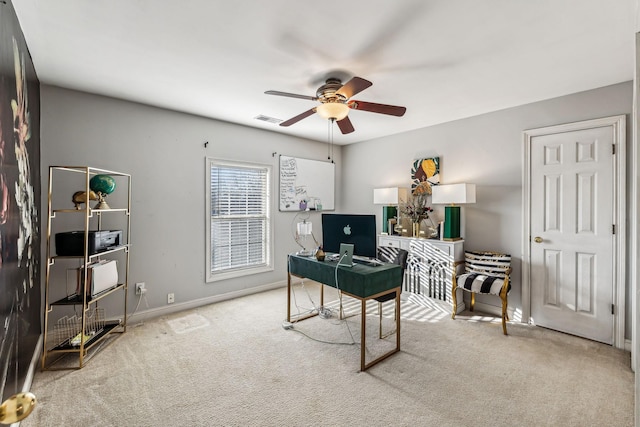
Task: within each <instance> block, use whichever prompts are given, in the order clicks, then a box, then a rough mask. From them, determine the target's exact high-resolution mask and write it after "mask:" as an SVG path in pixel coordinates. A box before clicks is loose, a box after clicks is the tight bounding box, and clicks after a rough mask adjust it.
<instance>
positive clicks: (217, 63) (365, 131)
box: [13, 0, 637, 144]
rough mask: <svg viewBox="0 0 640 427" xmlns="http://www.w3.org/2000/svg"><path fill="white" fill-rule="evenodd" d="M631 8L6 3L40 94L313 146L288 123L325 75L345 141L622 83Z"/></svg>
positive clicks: (576, 4)
mask: <svg viewBox="0 0 640 427" xmlns="http://www.w3.org/2000/svg"><path fill="white" fill-rule="evenodd" d="M636 3H637V1H636V0H535V1H532V0H482V1H478V0H396V1H388V0H340V1H337V0H324V1H302V0H297V1H294V0H271V1H264V0H238V1H228V0H226V1H220V0H183V1H175V0H172V1H169V0H108V1H107V0H90V1H87V0H64V1H51V0H13V4H14V7H15V9H16V12H17V15H18V19H19V21H20V24H21V26H22V29H23V31H24V33H25V37H26V40H27V44H28V46H29V50H30V52H31V55H32V57H33V62H34V64H35V67H36V71H37V73H38V76H39V78H40V80H41V82H42V83H46V84H50V85H56V86H61V87H66V88H71V89H77V90H81V91H86V92H91V93H96V94H101V95H106V96H112V97H116V98H122V99H127V100H131V101H136V102H141V103H144V104H149V105H154V106H158V107H163V108H168V109H173V110H178V111H184V112H187V113H192V114H197V115H201V116H205V117H211V118H214V119H219V120H224V121H228V122H233V123H238V124H242V125H247V126H253V127H257V128H262V129H268V130H272V131H277V132H283V133H286V134H290V135H296V136H300V137H304V138H309V139H315V140H319V141H327V138H328V126H327V122H326V121H325V120H323V119H321V118H320V117H318V116H317V115H313V116H311V117H308V118H306V119H304V120H302V121H300V122H298V123H297V124H294V125H293V126H291V127H288V128H284V127H280V126H278V125H276V124H270V123H265V122H261V121H258V120H256V119H254V117H256V116H258V115H266V116H269V117H274V118H278V119H282V120H286V119H289V118H291V117H293V116H295V115H297V114H299V113H302V112H303V111H306V110H308V109H310V108H312V107H313V106H315V105H316V103H315V102H314V101H308V100H301V99H295V98H286V97H279V96H273V95H265V94H264V91H265V90H270V89H271V90H278V91H283V92H293V93H298V94H302V95H310V96H315V92H316V89H317V88H318V87H319V86H320V85H321V84H322V83H324V79H325V78H326V77H329V76H331V75H337V76H338V77H343V82H346V80H348V79H349V78H350V77H352V76H360V77H363V78H365V79H367V80H370V81H372V82H373V86H372V87H370V88H368V89H366V90H365V91H363V92H361V93H360V94H357V95H356V96H354V99H359V100H362V101H369V102H377V103H383V104H393V105H402V106H405V107H407V113H406V114H405V116H404V117H400V118H398V117H392V116H385V115H381V114H375V113H370V112H363V111H353V110H352V111H351V112H350V114H349V117H350V119H351V121H352V123H353V125H354V127H355V132H353V133H352V134H349V135H342V134H340V132H339V131H338V130H337V128H336V130H335V133H334V135H335V143H336V144H349V143H354V142H357V141H363V140H369V139H373V138H378V137H383V136H386V135H391V134H397V133H401V132H405V131H409V130H412V129H417V128H422V127H425V126H430V125H434V124H437V123H443V122H447V121H451V120H455V119H460V118H464V117H469V116H474V115H478V114H482V113H486V112H490V111H495V110H499V109H503V108H508V107H512V106H516V105H522V104H526V103H530V102H534V101H538V100H542V99H548V98H553V97H556V96H561V95H566V94H570V93H575V92H579V91H583V90H588V89H593V88H597V87H602V86H607V85H610V84H615V83H619V82H623V81H629V80H632V79H633V69H634V51H635V48H634V45H635V30H636V29H635V25H636V15H637V4H636Z"/></svg>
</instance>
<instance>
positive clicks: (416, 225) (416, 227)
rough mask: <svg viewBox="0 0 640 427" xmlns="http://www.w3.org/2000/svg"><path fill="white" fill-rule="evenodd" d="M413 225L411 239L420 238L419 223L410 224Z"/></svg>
mask: <svg viewBox="0 0 640 427" xmlns="http://www.w3.org/2000/svg"><path fill="white" fill-rule="evenodd" d="M411 224H412V225H413V237H420V222H412V223H411Z"/></svg>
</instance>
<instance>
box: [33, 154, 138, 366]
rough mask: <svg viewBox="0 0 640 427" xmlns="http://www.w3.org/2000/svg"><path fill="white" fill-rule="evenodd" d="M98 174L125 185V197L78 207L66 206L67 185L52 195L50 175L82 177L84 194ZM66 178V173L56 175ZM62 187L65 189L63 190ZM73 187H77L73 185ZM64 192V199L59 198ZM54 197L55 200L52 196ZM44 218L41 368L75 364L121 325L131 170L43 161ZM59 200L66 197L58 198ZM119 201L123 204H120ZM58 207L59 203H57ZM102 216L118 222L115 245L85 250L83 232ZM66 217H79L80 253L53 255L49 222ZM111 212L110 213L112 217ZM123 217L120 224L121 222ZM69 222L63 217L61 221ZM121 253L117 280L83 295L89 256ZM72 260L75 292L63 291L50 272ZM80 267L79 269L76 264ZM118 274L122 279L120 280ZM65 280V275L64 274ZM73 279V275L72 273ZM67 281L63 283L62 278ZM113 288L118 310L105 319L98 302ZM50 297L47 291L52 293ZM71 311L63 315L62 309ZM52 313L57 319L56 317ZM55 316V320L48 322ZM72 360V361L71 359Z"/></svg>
mask: <svg viewBox="0 0 640 427" xmlns="http://www.w3.org/2000/svg"><path fill="white" fill-rule="evenodd" d="M74 173H75V174H81V175H76V176H66V175H67V174H74ZM98 174H104V175H110V176H111V177H113V178H114V179H115V180H116V191H118V192H122V191H123V188H122V187H125V188H126V192H127V193H126V197H125V196H124V195H122V194H120V195H119V197H118V198H117V200H118V201H117V203H118V204H117V205H116V206H117V207H115V208H108V209H95V207H93V208H92V207H91V206H90V205H91V203H92V201H90V200H87V202H86V203H84V207H83V208H82V209H74V208H67V207H66V206H67V205H69V204H73V203H72V202H70V200H71V195H72V194H73V193H72V192H69V191H71V190H70V189H69V188H67V189H64V188H63V189H57V191H59V192H61V193H63V194H56V196H55V197H54V187H56V183H54V180H59V181H62V183H63V187H64V184H66V185H67V187H69V186H70V185H73V184H70V182H73V180H75V181H77V182H82V181H83V182H84V190H85V194H90V188H89V181H90V180H91V178H92V177H93V176H95V175H98ZM61 178H71V179H61ZM64 190H66V192H65V191H64ZM76 190H77V188H76ZM65 197H66V199H65ZM54 199H55V200H54ZM48 200H49V202H48V216H47V218H48V220H47V265H46V277H45V312H44V345H43V352H42V358H41V367H42V369H43V370H54V369H80V368H82V367H83V366H85V364H86V363H87V361H88V360H89V358H90V357H91V356H92V355H93V353H94V352H93V351H92V352H90V351H91V350H95V352H97V351H99V349H100V348H102V345H103V344H107V343H110V342H111V341H112V340H111V338H115V337H116V335H115V334H121V333H124V332H126V330H127V293H128V283H129V249H130V244H131V242H130V235H131V234H130V232H131V175H130V174H127V173H122V172H115V171H111V170H106V169H98V168H94V167H89V166H50V167H49V196H48ZM60 200H66V202H64V204H62V205H61V204H60ZM122 206H124V207H122ZM58 207H60V208H58ZM107 216H108V217H109V218H108V219H109V220H111V221H116V222H118V223H120V222H121V223H122V224H123V225H124V227H123V228H122V231H123V235H122V241H121V242H120V245H118V246H117V247H114V248H111V249H109V250H106V251H102V252H98V253H95V254H90V253H89V232H90V231H98V230H102V229H103V228H102V227H103V220H106V219H107ZM63 217H64V220H65V221H70V222H71V223H73V224H76V225H77V223H78V222H80V221H82V222H83V228H82V230H84V253H83V255H79V256H58V255H54V250H53V249H54V244H53V242H52V239H53V237H54V233H53V230H56V231H62V230H60V229H59V228H58V227H57V226H56V225H55V224H54V223H56V222H58V220H60V221H62V220H63ZM114 217H115V218H114ZM125 223H126V224H125ZM68 224H69V222H67V227H68V226H69V225H68ZM118 256H119V257H121V258H124V262H123V264H124V265H118V279H119V281H120V282H119V283H118V284H117V285H116V286H115V287H112V288H110V289H107V290H105V291H103V292H101V293H98V294H96V295H87V289H86V287H87V286H91V285H90V283H89V282H88V270H89V269H88V268H87V267H88V266H89V264H91V263H92V262H94V261H96V260H100V259H113V258H114V257H118ZM74 261H75V262H78V261H79V263H78V264H79V265H77V266H76V267H75V268H71V269H72V270H77V271H81V274H80V276H81V277H82V281H81V282H80V283H81V285H80V287H79V289H80V293H79V294H78V292H77V289H76V288H74V289H75V290H76V292H69V289H68V286H65V289H64V292H65V294H64V295H61V292H62V291H63V287H62V285H61V284H60V283H59V282H60V281H61V280H60V277H59V276H60V274H59V273H61V270H60V271H58V277H57V278H56V277H54V276H55V275H54V273H55V271H54V270H56V269H59V268H65V267H66V270H70V268H69V263H73V262H74ZM78 269H80V270H78ZM122 279H124V280H122ZM67 280H68V278H67ZM76 280H78V277H76ZM66 285H68V284H66ZM118 293H122V295H123V312H122V314H121V317H119V318H118V316H120V314H119V313H118V314H117V315H116V318H115V319H112V320H108V319H105V314H104V309H103V308H102V307H101V306H100V303H101V302H106V298H114V297H115V296H116V295H117V294H118ZM56 294H57V296H54V297H52V296H53V295H56ZM65 311H66V312H69V311H71V312H73V313H74V315H73V316H72V317H71V318H69V317H67V316H65V315H64V312H65ZM56 317H57V319H56ZM54 322H55V323H54ZM76 362H77V363H76Z"/></svg>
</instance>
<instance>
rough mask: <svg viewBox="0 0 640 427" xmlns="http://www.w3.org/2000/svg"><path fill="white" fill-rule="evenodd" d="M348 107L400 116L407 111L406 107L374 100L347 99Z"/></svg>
mask: <svg viewBox="0 0 640 427" xmlns="http://www.w3.org/2000/svg"><path fill="white" fill-rule="evenodd" d="M348 105H349V108H351V109H353V110H361V111H370V112H372V113H380V114H388V115H390V116H397V117H402V116H404V113H405V112H406V111H407V108H406V107H398V106H396V105H387V104H376V103H375V102H365V101H356V100H353V101H349V103H348Z"/></svg>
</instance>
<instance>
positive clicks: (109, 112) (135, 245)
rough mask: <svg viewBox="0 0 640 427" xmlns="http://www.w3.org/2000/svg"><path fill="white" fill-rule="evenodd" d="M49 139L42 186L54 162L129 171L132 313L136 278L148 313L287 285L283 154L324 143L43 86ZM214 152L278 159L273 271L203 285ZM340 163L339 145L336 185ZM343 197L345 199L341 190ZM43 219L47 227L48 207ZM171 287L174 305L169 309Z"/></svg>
mask: <svg viewBox="0 0 640 427" xmlns="http://www.w3.org/2000/svg"><path fill="white" fill-rule="evenodd" d="M273 126H275V125H273ZM42 141H43V143H42V147H43V149H42V159H43V160H42V176H43V181H45V182H43V188H47V182H46V180H47V177H48V167H49V166H50V165H88V166H93V167H98V168H104V169H108V170H114V171H119V172H126V173H130V174H132V219H131V221H132V222H131V241H132V249H131V268H130V286H131V290H130V292H129V307H131V308H130V310H129V311H132V310H133V308H134V307H135V304H136V303H137V301H138V300H137V297H136V296H135V295H134V292H133V283H135V282H145V283H146V287H147V289H148V292H147V294H146V299H147V301H143V302H142V303H141V305H140V309H139V310H140V312H147V314H149V313H151V314H153V312H154V311H155V312H156V314H159V313H160V312H167V311H174V310H179V309H184V308H186V306H189V305H191V306H193V305H198V304H202V303H206V302H210V301H211V300H217V298H215V297H216V296H220V295H223V294H227V296H228V295H238V294H242V291H243V290H250V289H251V288H255V287H261V286H262V287H265V286H266V287H269V286H270V285H282V284H283V283H284V280H285V278H286V255H287V254H288V253H290V252H293V251H296V250H297V249H298V247H297V245H296V244H295V242H294V240H293V237H292V222H293V220H294V217H295V215H296V213H295V212H279V211H278V210H277V199H276V198H275V197H277V192H276V191H275V189H276V186H277V183H278V178H277V171H278V168H277V165H278V163H277V162H278V155H280V154H284V155H290V156H297V157H304V158H311V159H319V160H325V159H326V158H327V146H326V144H324V143H320V142H314V141H308V140H303V139H299V138H293V137H289V136H286V135H282V134H278V133H275V132H271V131H266V130H259V129H254V128H249V127H244V126H237V125H233V124H229V123H225V122H220V121H216V120H210V119H206V118H202V117H197V116H193V115H187V114H182V113H177V112H173V111H168V110H164V109H159V108H154V107H149V106H144V105H141V104H136V103H131V102H125V101H121V100H116V99H112V98H107V97H101V96H96V95H90V94H86V93H82V92H76V91H71V90H66V89H61V88H57V87H52V86H46V85H45V86H43V87H42ZM205 141H208V142H209V145H208V147H207V148H204V142H205ZM273 153H277V154H275V155H274V154H273ZM207 156H209V157H218V158H224V159H233V160H240V161H248V162H254V163H264V164H271V165H272V167H273V172H274V175H273V190H274V191H273V195H274V200H273V207H274V209H273V212H274V221H273V225H274V230H273V235H274V239H275V245H274V248H275V249H274V266H275V270H274V271H273V272H271V273H265V274H258V275H252V276H246V277H243V278H239V279H232V280H226V281H221V282H214V283H206V282H205V179H206V176H205V158H206V157H207ZM340 159H341V156H340V149H336V150H335V160H336V170H337V177H336V180H337V182H340ZM79 189H81V188H78V190H79ZM116 192H118V189H116ZM43 193H44V194H43V206H44V207H45V209H46V206H47V200H46V197H47V194H46V192H43ZM336 197H337V199H339V197H340V187H339V186H337V188H336ZM69 200H71V192H70V193H69ZM70 207H71V206H70ZM42 215H43V216H42V217H43V224H45V228H46V223H47V221H46V212H43V213H42ZM319 219H320V215H319V214H318V213H314V214H312V218H311V220H312V221H313V222H314V230H320V221H319ZM43 231H46V230H43ZM316 235H317V234H316ZM43 246H44V245H43ZM45 256H46V254H45V253H44V252H43V257H45ZM43 259H45V258H43ZM43 276H44V275H43ZM260 289H262V288H260ZM170 292H173V293H174V294H175V301H176V302H175V304H173V305H171V306H168V305H167V294H168V293H170ZM119 301H120V300H119ZM156 309H157V310H156ZM118 311H119V312H120V313H121V312H122V308H121V307H119V306H117V305H114V304H111V305H108V306H107V315H116V314H117V313H118ZM151 314H149V315H151ZM284 314H285V307H284V305H283V316H284ZM133 320H134V321H135V319H133Z"/></svg>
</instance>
